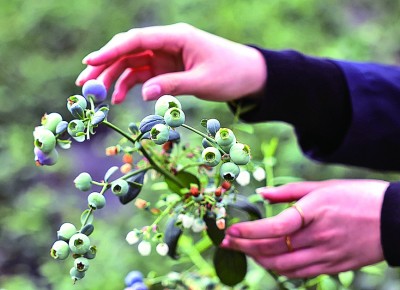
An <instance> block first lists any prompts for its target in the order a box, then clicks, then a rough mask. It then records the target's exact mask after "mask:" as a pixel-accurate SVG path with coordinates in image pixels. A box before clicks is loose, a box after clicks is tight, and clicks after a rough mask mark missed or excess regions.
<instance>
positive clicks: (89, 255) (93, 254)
mask: <svg viewBox="0 0 400 290" xmlns="http://www.w3.org/2000/svg"><path fill="white" fill-rule="evenodd" d="M96 254H97V249H96V247H95V246H90V248H89V250H88V251H87V252H86V254H85V255H84V257H85V258H87V259H94V258H95V257H96Z"/></svg>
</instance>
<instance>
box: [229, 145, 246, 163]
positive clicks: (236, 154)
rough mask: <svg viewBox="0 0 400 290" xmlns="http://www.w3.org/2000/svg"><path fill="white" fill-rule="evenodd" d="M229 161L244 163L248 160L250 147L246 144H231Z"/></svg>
mask: <svg viewBox="0 0 400 290" xmlns="http://www.w3.org/2000/svg"><path fill="white" fill-rule="evenodd" d="M229 156H230V158H231V161H232V162H233V163H235V164H237V165H246V164H247V163H249V161H250V147H249V146H248V145H246V144H242V143H236V144H233V145H232V147H231V149H230V150H229Z"/></svg>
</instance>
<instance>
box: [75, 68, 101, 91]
mask: <svg viewBox="0 0 400 290" xmlns="http://www.w3.org/2000/svg"><path fill="white" fill-rule="evenodd" d="M106 67H107V66H105V65H100V66H90V65H88V66H87V68H86V69H84V70H83V71H82V72H81V73H80V74H79V76H78V77H77V79H76V81H75V84H76V85H77V86H79V87H80V86H83V84H84V83H86V82H87V81H88V80H91V79H95V78H97V77H98V76H99V75H100V74H101V73H102V72H103V71H104V69H105V68H106Z"/></svg>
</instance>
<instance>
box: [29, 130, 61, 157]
mask: <svg viewBox="0 0 400 290" xmlns="http://www.w3.org/2000/svg"><path fill="white" fill-rule="evenodd" d="M33 137H34V139H35V141H34V145H35V147H37V148H39V149H40V150H41V151H42V152H43V153H45V154H47V153H50V152H51V151H53V149H54V148H55V147H56V137H55V136H54V134H53V132H51V131H50V130H48V129H46V128H44V127H43V126H40V127H36V128H35V131H33Z"/></svg>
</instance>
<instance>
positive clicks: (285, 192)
mask: <svg viewBox="0 0 400 290" xmlns="http://www.w3.org/2000/svg"><path fill="white" fill-rule="evenodd" d="M325 185H326V182H322V181H304V182H293V183H288V184H285V185H282V186H279V187H261V188H257V190H256V192H257V193H258V194H260V195H261V196H262V197H263V198H265V199H267V200H269V201H270V202H271V203H277V202H291V201H296V200H299V199H300V198H302V197H303V196H305V195H307V194H309V193H310V192H311V191H314V190H316V189H318V188H321V187H323V186H325Z"/></svg>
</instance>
